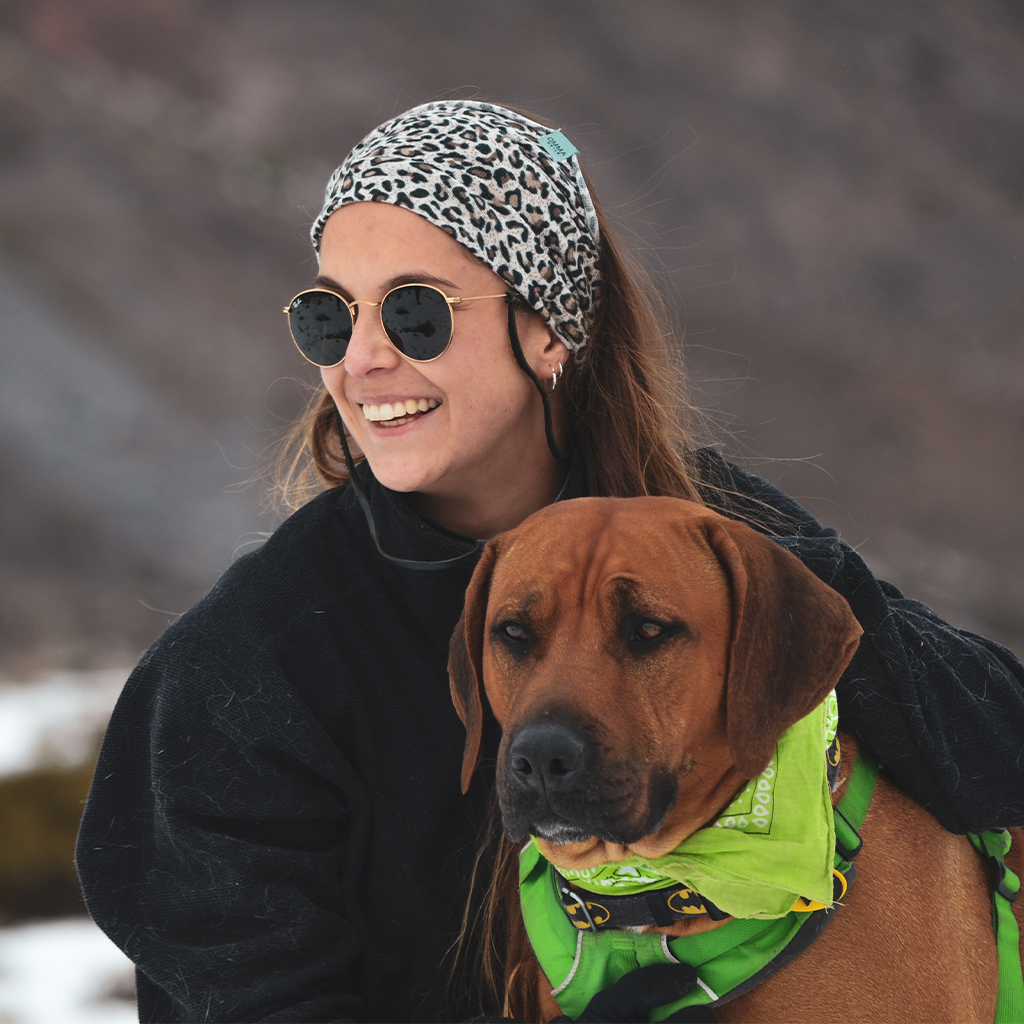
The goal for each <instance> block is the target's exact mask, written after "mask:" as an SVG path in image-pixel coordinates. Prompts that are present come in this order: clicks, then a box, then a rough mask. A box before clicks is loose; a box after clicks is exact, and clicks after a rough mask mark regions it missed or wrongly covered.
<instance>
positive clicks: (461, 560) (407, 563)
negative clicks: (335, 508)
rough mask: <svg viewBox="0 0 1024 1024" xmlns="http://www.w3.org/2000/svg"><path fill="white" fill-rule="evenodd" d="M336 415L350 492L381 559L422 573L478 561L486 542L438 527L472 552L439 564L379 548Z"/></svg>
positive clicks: (368, 508) (341, 423)
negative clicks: (469, 547)
mask: <svg viewBox="0 0 1024 1024" xmlns="http://www.w3.org/2000/svg"><path fill="white" fill-rule="evenodd" d="M336 415H337V419H338V437H339V438H340V439H341V449H342V451H343V452H344V453H345V465H346V466H348V477H349V481H350V482H351V484H352V490H353V491H355V492H356V499H357V500H358V502H359V505H360V507H361V508H362V510H363V516H364V517H365V518H366V525H367V527H368V528H369V530H370V536H371V537H372V538H373V543H374V544H376V545H377V550H378V551H379V552H380V554H381V557H383V558H386V559H387V560H388V561H389V562H392V563H393V564H395V565H398V566H401V567H402V568H403V569H418V570H420V571H423V572H427V571H430V570H432V569H454V568H455V566H457V565H465V564H466V563H467V562H472V561H475V560H476V559H478V558H479V557H480V555H481V553H482V552H483V550H484V547H485V546H486V543H487V542H486V541H482V540H477V538H476V537H467V536H466V535H465V534H461V533H455V532H454V531H453V530H444V529H443V528H442V527H438V529H441V530H442V532H444V533H446V534H447V535H448V536H449V537H452V538H453V539H456V540H464V541H466V543H467V544H472V545H473V548H472V550H470V551H466V552H465V553H464V554H461V555H456V556H455V557H454V558H444V559H442V560H441V561H439V562H418V561H415V560H413V559H410V558H396V557H395V556H394V555H389V554H388V553H387V552H386V551H385V550H384V548H383V547H382V546H381V542H380V532H379V531H378V529H377V523H376V521H375V520H374V518H373V512H371V511H370V502H369V499H368V498H367V497H366V493H365V492H364V491H363V487H362V484H360V483H359V477H357V476H356V467H355V463H354V462H353V461H352V453H351V452H350V451H349V450H348V441H347V439H346V438H345V424H344V422H343V421H342V419H341V414H340V413H336ZM435 525H436V524H435Z"/></svg>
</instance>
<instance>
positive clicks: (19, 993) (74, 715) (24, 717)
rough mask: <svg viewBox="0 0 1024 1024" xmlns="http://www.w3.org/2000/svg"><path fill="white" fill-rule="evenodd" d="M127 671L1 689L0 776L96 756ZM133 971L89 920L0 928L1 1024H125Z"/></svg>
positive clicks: (67, 675) (130, 1010)
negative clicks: (97, 740)
mask: <svg viewBox="0 0 1024 1024" xmlns="http://www.w3.org/2000/svg"><path fill="white" fill-rule="evenodd" d="M126 675H127V672H125V671H105V672H79V673H73V672H64V673H58V674H55V675H52V676H48V677H47V678H45V679H42V680H40V681H38V682H35V683H2V682H0V775H12V774H16V773H18V772H23V771H28V770H30V769H32V768H34V767H36V766H38V765H42V764H47V765H54V764H67V765H74V764H78V763H80V762H81V761H83V760H84V759H86V758H87V757H89V756H90V755H91V754H92V753H93V752H94V745H95V742H96V738H97V736H98V735H99V733H100V732H101V731H102V729H103V728H104V726H105V725H106V722H107V719H108V718H109V716H110V711H111V709H112V708H113V706H114V701H115V700H116V699H117V695H118V693H119V692H120V690H121V687H122V686H123V685H124V680H125V677H126ZM137 1019H138V1018H137V1016H136V1013H135V997H134V981H133V975H132V965H131V963H130V962H129V961H128V959H127V958H126V957H125V956H124V954H123V953H121V951H120V950H119V949H118V948H117V947H116V946H115V945H114V944H113V943H112V942H111V941H110V940H109V939H108V938H107V937H106V936H105V935H104V934H103V933H102V932H101V931H100V930H99V929H98V928H97V927H96V926H95V925H94V924H93V923H92V922H91V921H89V920H87V919H85V918H71V919H67V920H56V921H40V922H33V923H31V924H22V925H15V926H12V927H9V928H0V1024H129V1022H131V1021H135V1020H137Z"/></svg>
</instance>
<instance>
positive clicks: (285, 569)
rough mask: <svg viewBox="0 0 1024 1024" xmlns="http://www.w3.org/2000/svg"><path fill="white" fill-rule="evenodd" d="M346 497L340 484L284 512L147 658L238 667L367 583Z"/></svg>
mask: <svg viewBox="0 0 1024 1024" xmlns="http://www.w3.org/2000/svg"><path fill="white" fill-rule="evenodd" d="M346 498H347V495H346V494H345V488H335V489H332V490H329V491H325V492H324V493H322V494H320V495H318V496H317V497H315V498H313V499H312V500H311V501H310V502H308V503H307V504H306V505H304V506H302V508H300V509H298V510H297V511H296V512H294V513H293V514H292V515H291V516H289V517H288V519H286V520H285V521H284V522H283V523H281V525H280V526H278V527H277V529H276V530H274V532H273V533H272V534H271V535H270V536H269V537H268V538H267V539H266V541H265V542H264V543H263V544H262V545H261V546H260V547H259V548H257V549H256V550H255V551H251V552H249V553H247V554H244V555H241V556H240V557H239V558H238V559H236V560H235V561H234V562H233V563H232V564H231V565H230V566H229V567H228V568H227V569H226V570H225V571H224V573H223V574H222V575H221V577H220V579H218V581H217V582H216V583H215V584H214V586H213V587H212V588H211V590H210V591H209V592H208V593H207V594H206V595H205V596H204V597H202V598H201V599H200V600H199V601H198V602H197V603H196V604H195V605H193V606H192V608H190V609H189V610H188V611H187V612H185V613H184V614H183V615H182V616H180V617H179V618H178V619H177V620H176V621H175V622H174V623H172V624H171V625H170V626H169V627H168V628H167V629H166V630H165V631H164V633H163V634H161V636H160V637H159V638H158V639H157V641H156V642H155V643H154V645H153V646H152V647H151V648H150V650H149V652H147V659H148V660H152V659H154V658H156V660H158V661H162V660H164V659H166V658H167V657H172V658H173V659H174V660H176V661H178V660H180V659H182V658H190V659H196V660H202V661H206V662H208V663H209V662H216V663H219V664H220V665H221V666H224V667H229V668H232V669H235V670H238V669H241V668H243V667H244V666H245V665H246V664H247V663H249V662H251V661H252V659H254V658H256V657H258V656H259V654H260V652H261V651H263V650H265V649H266V647H267V646H268V645H273V644H275V643H276V642H277V641H278V640H279V639H280V638H281V637H282V636H283V635H284V634H286V633H287V632H288V631H289V629H290V628H291V626H292V624H293V623H295V622H296V621H298V620H300V619H303V618H305V617H307V616H308V615H310V614H311V613H313V612H314V611H316V610H323V609H324V608H326V607H327V606H328V605H333V604H336V603H337V602H338V601H340V600H351V599H354V597H355V596H356V594H357V593H358V592H359V591H360V590H363V589H365V588H366V587H367V586H372V585H373V576H374V574H373V572H372V566H371V565H370V564H369V562H368V560H367V559H366V558H365V555H364V553H363V545H362V544H360V543H359V542H358V540H357V538H356V536H355V535H354V532H353V530H352V528H351V525H350V519H349V517H348V516H347V515H346V514H345V513H346V511H347V510H346V507H345V506H346V504H347V503H346Z"/></svg>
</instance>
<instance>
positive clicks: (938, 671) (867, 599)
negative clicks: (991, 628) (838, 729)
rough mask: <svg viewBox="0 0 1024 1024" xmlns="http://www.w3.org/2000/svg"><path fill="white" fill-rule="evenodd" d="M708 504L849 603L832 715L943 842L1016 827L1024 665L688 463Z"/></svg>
mask: <svg viewBox="0 0 1024 1024" xmlns="http://www.w3.org/2000/svg"><path fill="white" fill-rule="evenodd" d="M698 464H699V465H700V467H701V469H702V473H703V477H704V479H705V480H706V481H707V482H708V483H710V484H711V487H709V488H707V489H706V490H705V498H706V500H707V501H708V502H709V504H712V505H714V506H715V507H717V508H720V509H721V510H722V511H723V512H725V513H726V514H728V515H735V516H737V517H739V518H742V519H745V520H747V521H749V522H752V525H755V526H757V525H759V524H760V525H761V526H762V528H767V531H768V532H771V533H772V534H773V535H774V539H775V540H776V541H777V542H778V543H780V544H782V545H783V546H784V547H786V548H788V549H789V550H790V551H792V552H793V553H794V554H795V555H797V556H798V557H799V558H800V559H801V560H802V561H803V562H804V564H806V565H807V566H808V567H809V568H810V569H811V570H812V571H813V572H814V573H815V574H816V575H817V576H818V577H819V578H820V579H822V580H823V581H824V582H826V583H828V584H829V585H830V586H832V587H834V588H835V589H836V590H837V591H838V592H839V593H840V594H842V595H843V597H845V598H846V599H847V601H849V603H850V607H851V608H852V609H853V612H854V614H855V615H856V616H857V619H858V620H859V622H860V624H861V626H863V628H864V636H863V637H862V638H861V642H860V647H859V648H858V650H857V653H856V655H855V656H854V658H853V661H852V662H851V663H850V665H849V667H848V668H847V670H846V672H845V673H844V674H843V678H842V680H841V681H840V683H839V686H838V687H837V691H836V692H837V695H838V697H839V709H840V716H841V717H842V719H843V722H844V725H845V726H846V727H847V728H850V729H852V730H854V731H855V732H856V733H858V735H860V736H861V737H862V738H863V739H864V740H865V742H866V743H867V744H868V745H869V746H870V747H871V748H872V749H874V750H875V751H876V752H877V753H878V754H879V756H880V757H881V758H882V759H883V760H884V762H885V766H886V768H887V770H888V771H889V773H890V774H891V776H892V777H893V779H894V780H895V781H896V782H897V783H898V784H899V785H900V786H901V788H903V789H904V790H905V791H906V792H907V793H908V794H909V795H910V796H912V797H913V798H914V799H915V800H917V801H918V802H919V803H921V804H922V805H923V806H924V807H926V808H927V809H928V810H929V811H931V813H932V814H934V815H935V817H936V818H938V820H939V821H940V822H942V824H943V825H944V826H945V827H946V828H947V829H949V830H950V831H952V832H979V831H983V830H985V829H989V828H1001V827H1006V826H1009V825H1020V824H1024V667H1022V666H1021V663H1020V661H1018V659H1017V658H1016V657H1015V656H1014V655H1013V654H1012V653H1011V652H1010V651H1008V650H1006V649H1005V648H1003V647H1001V646H1000V645H999V644H997V643H994V642H992V641H990V640H985V639H984V638H982V637H979V636H976V635H975V634H973V633H968V632H966V631H964V630H958V629H954V628H953V627H952V626H950V625H948V624H947V623H945V622H943V621H942V620H941V619H940V618H939V617H938V616H937V615H936V614H935V613H934V612H933V611H932V610H931V609H930V608H928V607H926V606H925V605H923V604H921V603H919V602H917V601H912V600H909V599H908V598H905V597H904V596H903V595H902V594H901V593H900V592H899V590H897V589H896V587H894V586H892V585H891V584H889V583H886V582H884V581H882V580H877V579H876V578H875V577H874V575H873V574H872V573H871V570H870V569H868V567H867V565H866V564H865V563H864V560H863V559H862V558H861V557H860V556H859V555H858V554H857V553H856V551H854V550H853V549H852V548H851V547H850V546H849V545H848V544H845V543H843V542H842V541H841V540H840V539H839V536H838V534H837V533H836V532H835V530H833V529H831V528H824V527H822V526H821V525H820V524H818V523H817V522H816V521H815V519H814V518H813V516H811V515H810V513H808V512H807V511H806V510H805V509H803V508H802V507H801V506H800V505H798V504H797V503H796V502H795V501H793V500H792V499H791V498H789V497H788V496H786V495H785V494H783V493H782V492H781V491H779V490H777V489H776V488H775V487H773V486H772V485H771V484H769V483H768V482H767V481H765V480H762V479H760V478H759V477H756V476H753V475H751V474H749V473H746V472H745V471H744V470H742V469H739V468H738V467H736V466H731V465H729V464H728V463H726V462H725V461H724V460H723V459H722V458H721V456H720V455H718V453H717V452H709V451H708V450H707V449H705V450H702V451H701V452H699V453H698Z"/></svg>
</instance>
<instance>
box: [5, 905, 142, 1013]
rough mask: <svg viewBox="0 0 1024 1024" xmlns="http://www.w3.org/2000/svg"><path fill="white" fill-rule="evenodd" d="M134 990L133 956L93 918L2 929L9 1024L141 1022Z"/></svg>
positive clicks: (6, 1008)
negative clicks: (130, 956) (130, 958)
mask: <svg viewBox="0 0 1024 1024" xmlns="http://www.w3.org/2000/svg"><path fill="white" fill-rule="evenodd" d="M133 992H134V971H133V968H132V964H131V961H130V960H128V958H127V957H126V956H125V955H124V954H123V953H122V952H121V951H120V950H119V949H118V948H117V947H116V946H115V945H114V944H113V943H112V942H111V941H110V940H109V939H108V938H107V937H106V935H104V934H103V932H101V931H100V930H99V928H97V927H96V925H94V924H93V923H92V922H91V921H88V920H85V919H83V918H70V919H65V920H58V921H46V922H39V923H34V924H23V925H16V926H14V927H10V928H0V1021H2V1022H4V1024H58V1022H59V1024H135V1022H136V1021H137V1020H138V1016H137V1014H136V1010H135V1001H134V997H133V996H132V995H131V993H133Z"/></svg>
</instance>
